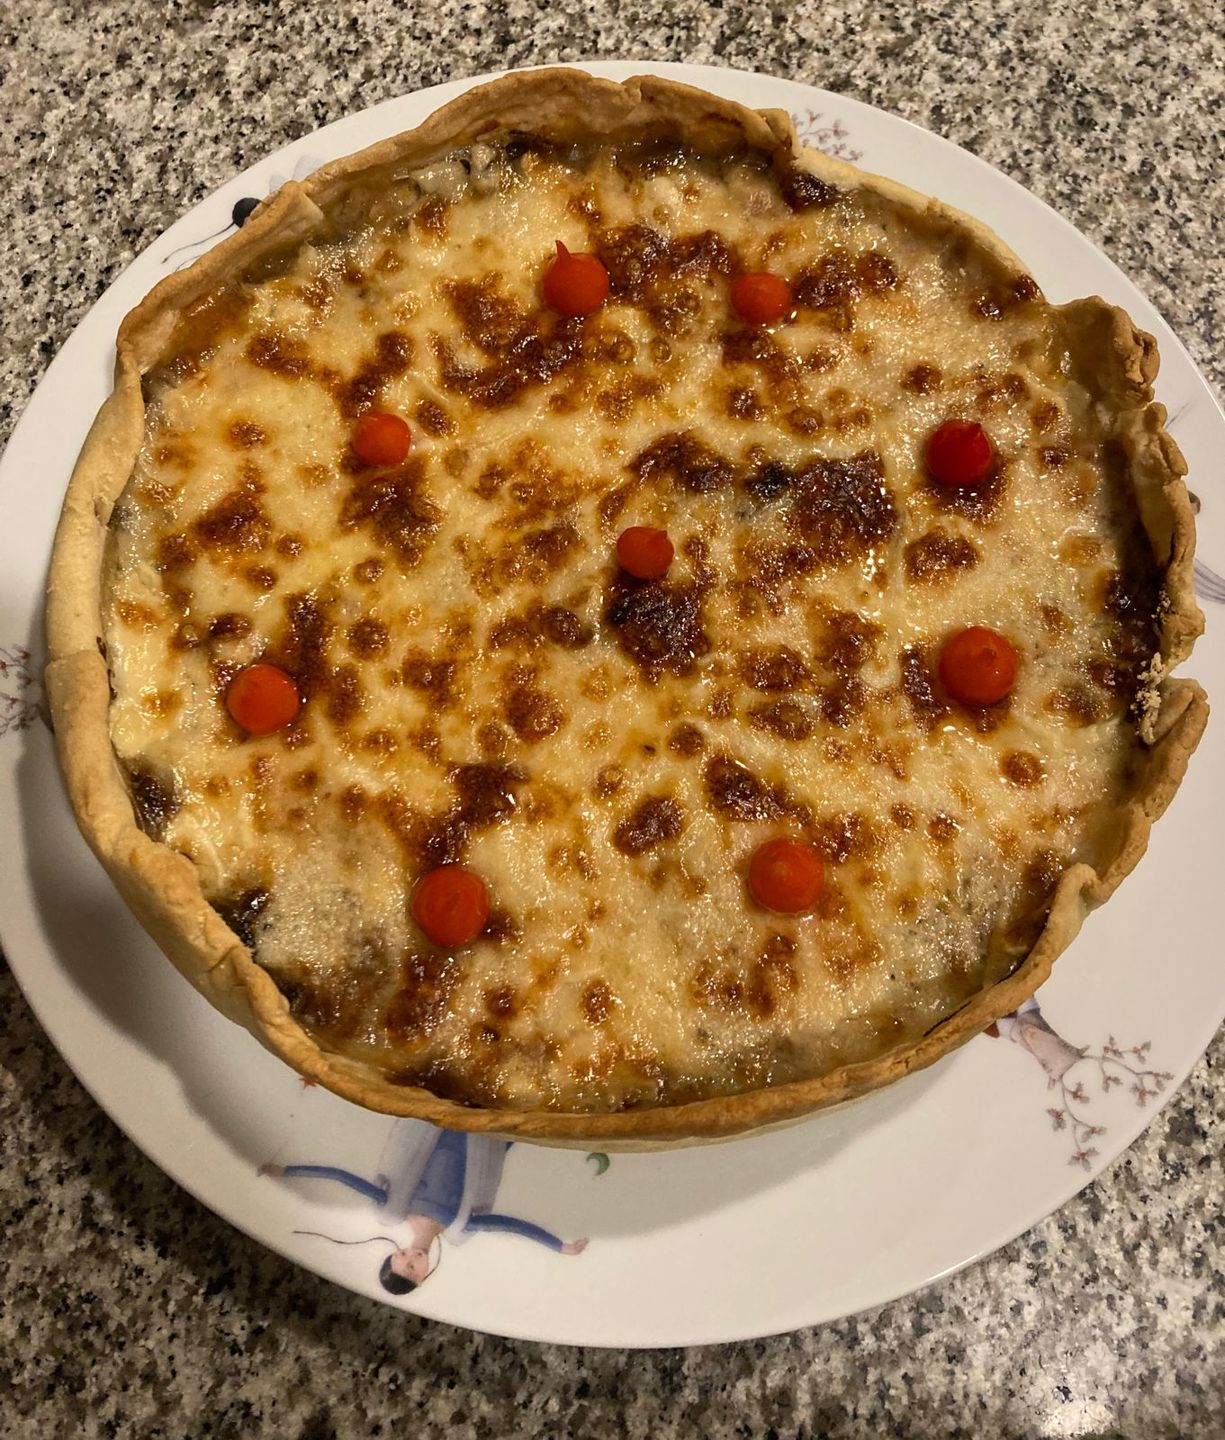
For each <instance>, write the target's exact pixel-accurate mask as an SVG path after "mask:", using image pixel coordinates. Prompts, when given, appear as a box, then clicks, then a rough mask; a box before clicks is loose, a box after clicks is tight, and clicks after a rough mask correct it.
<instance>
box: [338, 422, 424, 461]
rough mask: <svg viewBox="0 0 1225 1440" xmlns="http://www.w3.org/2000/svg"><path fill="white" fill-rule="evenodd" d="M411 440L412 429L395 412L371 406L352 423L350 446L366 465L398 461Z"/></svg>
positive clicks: (404, 454)
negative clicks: (390, 412)
mask: <svg viewBox="0 0 1225 1440" xmlns="http://www.w3.org/2000/svg"><path fill="white" fill-rule="evenodd" d="M412 443H413V435H412V431H411V430H410V429H409V428H408V425H407V424H406V423H405V422H404V421H403V420H401V419H400V417H399V416H398V415H388V414H387V413H386V411H383V410H372V411H371V412H370V414H369V415H363V416H362V418H361V419H360V420H359V421H358V422H357V424H356V425H355V426H354V427H353V450H354V453H355V454H356V455H357V458H358V459H359V460H364V461H365V462H366V464H367V465H399V464H400V462H401V461H402V460H403V459H404V458H405V456H406V455H407V454H408V452H409V449H410V448H411V446H412Z"/></svg>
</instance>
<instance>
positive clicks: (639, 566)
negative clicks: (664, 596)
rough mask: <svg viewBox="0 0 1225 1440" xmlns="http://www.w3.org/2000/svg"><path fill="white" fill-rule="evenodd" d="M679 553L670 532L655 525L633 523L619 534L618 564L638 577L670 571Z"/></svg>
mask: <svg viewBox="0 0 1225 1440" xmlns="http://www.w3.org/2000/svg"><path fill="white" fill-rule="evenodd" d="M675 554H676V551H675V550H674V549H673V548H672V541H671V540H669V539H668V532H667V531H666V530H656V529H655V528H654V527H653V526H651V525H631V526H630V527H629V529H628V530H622V532H621V533H620V535H618V536H617V564H618V565H620V567H621V568H622V570H624V571H625V573H626V574H627V575H633V576H634V577H635V579H637V580H658V579H659V578H660V576H662V575H666V574H667V573H668V566H669V565H671V564H672V557H673V556H674V555H675Z"/></svg>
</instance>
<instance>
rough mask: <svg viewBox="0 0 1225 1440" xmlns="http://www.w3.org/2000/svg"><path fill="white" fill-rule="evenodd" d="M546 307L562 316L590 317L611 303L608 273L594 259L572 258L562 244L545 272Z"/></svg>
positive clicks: (573, 256)
mask: <svg viewBox="0 0 1225 1440" xmlns="http://www.w3.org/2000/svg"><path fill="white" fill-rule="evenodd" d="M542 288H543V290H544V303H545V304H546V305H547V306H548V307H549V309H550V310H556V311H557V313H558V314H559V315H590V314H591V313H592V311H593V310H598V309H599V308H600V306H601V305H603V303H604V302H605V300H607V299H608V271H607V270H605V268H604V266H603V265H602V264H601V263H600V261H599V260H598V259H597V258H596V257H595V256H594V255H571V253H570V252H569V250H567V249H566V247H565V246H564V245H563V244H562V243H561V241H560V240H559V241H558V242H557V258H556V259H555V260H553V261H551V262H550V264H549V268H548V269H547V270H546V271H545V272H544V281H543V286H542Z"/></svg>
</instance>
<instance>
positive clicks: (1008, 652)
mask: <svg viewBox="0 0 1225 1440" xmlns="http://www.w3.org/2000/svg"><path fill="white" fill-rule="evenodd" d="M940 678H941V680H943V681H944V684H945V687H946V689H947V690H948V692H949V694H950V695H952V696H953V698H954V699H955V700H960V701H961V703H962V704H963V705H994V704H996V703H997V701H1000V700H1002V699H1003V698H1004V696H1005V695H1007V694H1008V692H1009V691H1010V690H1011V689H1012V687H1013V686H1014V685H1015V684H1016V680H1017V652H1016V650H1014V649H1013V645H1012V641H1011V640H1009V638H1008V637H1007V635H1001V634H1000V633H999V631H998V630H988V629H987V627H986V626H985V625H971V626H970V628H969V629H968V630H958V632H957V633H956V635H951V636H950V637H949V638H948V639H947V640H946V641H945V642H944V649H943V650H942V651H941V652H940Z"/></svg>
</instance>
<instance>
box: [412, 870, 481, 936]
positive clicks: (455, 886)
mask: <svg viewBox="0 0 1225 1440" xmlns="http://www.w3.org/2000/svg"><path fill="white" fill-rule="evenodd" d="M412 912H413V919H414V920H415V921H416V922H417V924H418V925H420V926H421V928H422V930H424V931H425V933H426V935H427V936H428V937H429V939H431V940H432V941H433V942H434V944H435V945H444V946H446V947H447V948H448V949H453V948H454V947H456V946H459V945H466V944H467V943H468V942H469V940H475V939H476V937H477V936H478V935H479V934H480V933H481V931H482V930H483V929H484V928H485V921H486V920H488V919H489V891H488V890H487V889H486V888H485V882H484V881H483V880H482V879H481V877H480V876H479V875H477V874H475V873H474V872H473V871H471V870H465V869H464V867H463V866H462V865H440V866H439V868H438V869H437V870H431V871H429V873H428V874H426V875H423V876H422V878H421V880H420V882H419V883H418V885H417V888H416V890H414V891H413V900H412Z"/></svg>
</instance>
